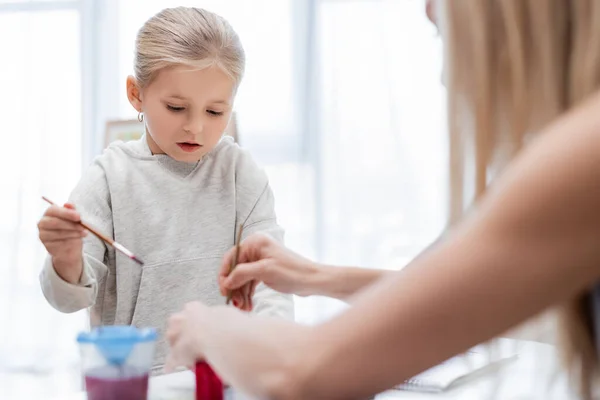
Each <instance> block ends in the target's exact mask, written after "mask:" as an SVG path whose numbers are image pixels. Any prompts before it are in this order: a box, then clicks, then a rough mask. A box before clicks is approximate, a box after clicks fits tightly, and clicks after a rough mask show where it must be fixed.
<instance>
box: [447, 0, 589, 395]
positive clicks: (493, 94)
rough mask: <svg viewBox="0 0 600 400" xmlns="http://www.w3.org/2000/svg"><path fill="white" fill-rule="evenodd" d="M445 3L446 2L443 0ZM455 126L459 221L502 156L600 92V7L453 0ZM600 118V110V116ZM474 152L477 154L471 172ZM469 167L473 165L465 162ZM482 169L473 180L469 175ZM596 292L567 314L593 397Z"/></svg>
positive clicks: (572, 361)
mask: <svg viewBox="0 0 600 400" xmlns="http://www.w3.org/2000/svg"><path fill="white" fill-rule="evenodd" d="M440 1H444V0H440ZM438 5H439V6H442V7H445V12H442V13H441V14H442V15H443V16H444V18H443V19H442V20H441V21H439V23H440V24H441V25H442V26H441V27H442V31H443V35H444V37H445V43H446V63H447V66H446V67H447V70H446V72H447V76H446V80H447V85H448V93H449V128H450V171H451V177H450V181H451V185H450V197H451V204H450V219H451V223H453V222H455V221H457V220H458V219H459V218H460V217H461V215H462V213H463V209H464V205H465V203H466V202H465V199H464V192H465V187H469V186H471V187H474V192H475V198H476V199H477V197H479V196H480V195H481V194H482V193H483V192H484V191H485V188H486V185H487V183H488V181H489V174H490V170H491V168H492V167H493V166H494V164H495V163H496V162H497V161H498V159H497V158H498V154H499V153H500V154H503V155H504V160H503V161H508V160H509V159H510V158H511V157H512V156H514V155H515V154H516V153H517V152H518V151H519V149H521V147H522V146H523V145H524V143H525V141H526V138H527V135H529V134H532V133H535V132H537V131H539V130H540V128H541V127H543V126H544V125H545V124H547V123H549V121H551V120H553V119H554V118H556V117H557V116H558V115H560V114H561V113H563V112H565V111H566V110H568V109H570V108H571V107H573V106H574V105H576V104H577V103H579V102H580V101H582V100H583V99H585V98H586V97H587V96H589V95H590V94H591V93H592V92H594V91H596V90H598V89H600V1H598V0H487V1H482V0H445V1H444V4H438ZM598 112H600V110H599V111H598ZM466 154H474V160H472V163H471V164H470V165H469V164H468V163H469V161H468V160H469V159H468V158H466V157H464V156H465V155H466ZM465 160H467V161H465ZM469 167H470V168H471V171H473V172H474V176H471V177H472V178H473V179H472V180H471V181H470V182H467V180H468V179H467V176H468V175H467V173H466V172H468V171H469ZM588 302H589V293H582V294H581V295H580V296H579V297H578V298H577V299H574V300H573V302H572V303H571V304H569V305H566V306H564V307H562V309H561V316H562V318H561V325H562V328H564V329H562V331H563V333H564V334H563V335H562V340H563V349H564V350H565V351H564V354H565V362H566V365H567V367H568V368H569V371H570V372H573V373H574V374H577V375H578V381H579V383H580V384H581V389H582V395H583V397H585V398H590V396H591V389H592V385H593V381H594V376H595V374H596V372H597V370H598V356H597V354H598V353H597V352H596V351H597V349H596V345H595V344H594V340H593V334H594V332H593V330H592V324H591V314H590V312H589V309H588Z"/></svg>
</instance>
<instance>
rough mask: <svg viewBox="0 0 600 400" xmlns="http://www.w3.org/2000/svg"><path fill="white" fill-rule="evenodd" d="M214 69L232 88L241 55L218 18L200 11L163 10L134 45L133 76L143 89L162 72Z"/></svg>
mask: <svg viewBox="0 0 600 400" xmlns="http://www.w3.org/2000/svg"><path fill="white" fill-rule="evenodd" d="M175 65H183V66H189V67H190V68H193V69H203V68H207V67H210V66H213V65H215V66H218V67H219V68H221V69H222V70H223V71H224V72H225V73H227V74H228V75H229V76H230V77H231V79H233V80H234V82H235V84H236V87H237V85H239V83H240V81H241V79H242V76H243V74H244V66H245V54H244V49H243V47H242V44H241V42H240V39H239V37H238V35H237V34H236V33H235V31H234V30H233V28H232V27H231V25H229V23H228V22H227V21H226V20H225V19H224V18H222V17H220V16H219V15H217V14H214V13H212V12H210V11H206V10H203V9H200V8H189V7H177V8H167V9H164V10H162V11H161V12H159V13H158V14H156V15H155V16H153V17H152V18H150V19H149V20H148V21H146V23H145V24H144V26H142V28H141V29H140V30H139V32H138V34H137V39H136V42H135V57H134V73H135V77H136V79H137V82H138V85H140V86H141V87H146V86H148V85H149V84H150V82H152V80H153V79H154V78H155V77H156V74H157V73H158V72H159V71H160V70H161V69H163V68H168V67H172V66H175Z"/></svg>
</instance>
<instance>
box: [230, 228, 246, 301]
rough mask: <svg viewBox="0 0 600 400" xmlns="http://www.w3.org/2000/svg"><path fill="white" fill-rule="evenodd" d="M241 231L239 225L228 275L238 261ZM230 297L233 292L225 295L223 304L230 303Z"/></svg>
mask: <svg viewBox="0 0 600 400" xmlns="http://www.w3.org/2000/svg"><path fill="white" fill-rule="evenodd" d="M243 230H244V225H243V224H240V228H239V229H238V232H237V237H236V239H235V252H234V255H233V258H232V259H231V264H230V266H229V274H231V273H232V272H233V270H234V269H235V267H236V266H237V264H238V259H239V256H240V242H241V241H242V232H243ZM229 274H227V275H229ZM232 296H233V291H232V290H230V291H229V293H227V301H226V302H225V304H229V303H230V302H231V297H232Z"/></svg>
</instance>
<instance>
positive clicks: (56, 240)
mask: <svg viewBox="0 0 600 400" xmlns="http://www.w3.org/2000/svg"><path fill="white" fill-rule="evenodd" d="M79 221H81V216H80V215H79V213H78V212H77V211H76V210H75V206H74V205H72V204H69V203H67V204H65V206H64V207H59V206H50V207H48V209H47V210H46V212H45V213H44V216H43V217H42V219H40V222H39V223H38V230H39V237H40V240H41V241H42V244H43V245H44V247H46V250H47V251H48V253H49V254H50V256H51V257H52V263H53V265H54V269H55V270H56V272H57V273H58V274H59V275H60V276H61V278H63V279H64V280H65V281H67V282H70V283H73V284H76V283H77V282H79V279H80V277H81V271H82V269H83V238H84V237H85V236H86V235H87V231H86V230H85V229H84V228H83V227H82V226H81V225H80V224H79Z"/></svg>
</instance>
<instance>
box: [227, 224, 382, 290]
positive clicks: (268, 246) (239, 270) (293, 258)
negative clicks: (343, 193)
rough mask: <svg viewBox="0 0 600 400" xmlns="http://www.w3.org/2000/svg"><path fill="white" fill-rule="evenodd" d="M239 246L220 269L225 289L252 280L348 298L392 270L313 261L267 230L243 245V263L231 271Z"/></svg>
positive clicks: (276, 287) (276, 286)
mask: <svg viewBox="0 0 600 400" xmlns="http://www.w3.org/2000/svg"><path fill="white" fill-rule="evenodd" d="M234 254H235V249H231V250H230V251H229V252H228V253H227V254H226V255H225V257H224V258H223V264H222V266H221V271H220V273H219V282H220V286H221V292H222V293H223V294H225V293H226V292H227V290H234V289H239V288H241V287H242V286H244V285H247V284H249V283H250V282H252V281H256V282H264V283H265V285H267V286H269V287H270V288H272V289H274V290H277V291H279V292H282V293H292V294H297V295H300V296H311V295H320V296H327V297H333V298H337V299H340V300H345V299H347V298H348V297H350V296H352V295H354V294H355V293H357V292H359V291H361V290H363V289H364V288H366V287H368V286H369V285H371V284H373V283H374V282H376V281H377V280H378V279H380V278H381V277H383V276H385V275H388V274H391V273H393V272H392V271H386V270H378V269H366V268H356V267H336V266H331V265H322V264H317V263H314V262H312V261H310V260H309V259H307V258H304V257H302V256H300V255H298V254H296V253H294V252H293V251H291V250H289V249H287V248H285V247H284V246H282V245H281V244H280V243H279V242H277V241H276V240H274V239H273V238H271V237H270V236H268V235H265V234H255V235H252V236H250V237H248V238H247V239H246V240H244V241H243V242H242V244H241V247H240V253H239V264H238V265H237V267H236V268H235V269H234V271H233V272H232V273H231V274H229V276H228V275H227V274H228V272H229V266H230V265H231V259H232V258H233V257H234Z"/></svg>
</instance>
